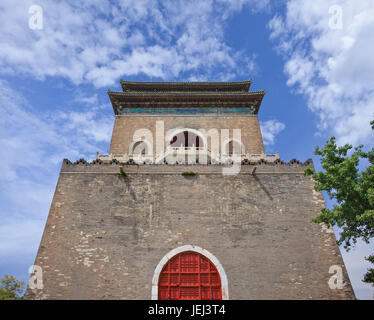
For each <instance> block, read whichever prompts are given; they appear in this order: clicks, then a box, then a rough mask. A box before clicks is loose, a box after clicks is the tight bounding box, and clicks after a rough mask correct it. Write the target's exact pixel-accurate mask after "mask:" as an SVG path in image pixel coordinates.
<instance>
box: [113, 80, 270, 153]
mask: <svg viewBox="0 0 374 320" xmlns="http://www.w3.org/2000/svg"><path fill="white" fill-rule="evenodd" d="M121 86H122V92H121V91H120V92H113V91H110V90H109V91H108V95H109V98H110V101H111V103H112V106H113V110H114V114H115V123H114V128H113V134H112V140H111V145H110V154H112V155H114V156H116V157H121V158H123V157H125V158H126V157H127V156H132V155H134V152H135V151H134V149H135V147H136V146H137V145H138V144H142V145H146V146H147V147H146V152H150V153H151V154H154V155H156V154H157V155H158V154H160V150H156V138H155V137H156V134H159V132H160V130H161V129H160V130H158V129H157V128H160V124H162V128H163V129H162V130H161V131H162V134H163V135H164V136H165V139H164V147H163V152H168V151H170V150H175V149H178V150H179V151H180V150H181V148H182V147H183V148H186V149H188V150H185V151H186V152H187V151H188V152H189V151H190V149H191V148H192V149H198V150H199V151H201V150H205V151H206V152H207V153H208V154H209V155H213V153H214V154H215V155H218V156H221V155H223V154H230V153H231V151H230V150H231V149H232V145H234V144H240V148H239V149H240V150H241V153H242V154H243V157H244V156H246V155H248V154H252V155H254V154H256V155H259V154H260V155H261V154H264V153H265V150H264V145H263V141H262V135H261V131H260V126H259V122H258V119H257V114H258V112H259V109H260V106H261V102H262V99H263V98H264V95H265V91H264V90H262V91H256V92H249V88H250V86H251V80H247V81H239V82H134V81H123V80H122V81H121ZM157 124H158V125H159V126H158V127H157ZM211 129H213V130H216V131H217V132H218V133H219V140H220V142H219V144H220V147H219V150H216V149H215V147H214V146H213V147H214V148H212V144H211V143H212V142H211V141H212V139H211V137H210V136H209V134H207V132H209V130H211ZM139 130H143V131H144V132H148V133H150V134H149V136H152V137H151V138H149V137H148V138H147V137H144V141H143V140H142V138H139V137H138V136H137V135H135V136H134V134H135V133H136V132H139ZM235 130H236V131H240V133H241V137H240V139H237V138H235V137H234V136H233V134H234V131H235ZM204 132H205V133H204ZM188 135H190V138H188ZM181 136H184V137H186V138H185V139H184V140H183V141H181V139H182V138H181ZM176 139H177V140H178V141H177V142H175V141H176ZM196 139H197V140H196ZM199 139H200V140H199ZM221 140H222V141H221ZM239 140H240V141H239ZM213 149H214V151H213ZM144 152H145V151H144Z"/></svg>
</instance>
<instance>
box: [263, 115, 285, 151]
mask: <svg viewBox="0 0 374 320" xmlns="http://www.w3.org/2000/svg"><path fill="white" fill-rule="evenodd" d="M260 127H261V133H262V138H263V140H264V144H265V145H272V144H274V141H275V137H276V136H277V135H278V134H279V133H280V132H281V131H282V130H284V129H285V127H286V126H285V125H284V124H283V123H282V122H279V121H277V120H268V121H260Z"/></svg>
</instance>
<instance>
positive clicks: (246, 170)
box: [61, 159, 313, 174]
mask: <svg viewBox="0 0 374 320" xmlns="http://www.w3.org/2000/svg"><path fill="white" fill-rule="evenodd" d="M120 167H121V168H123V169H124V171H125V172H126V173H129V174H136V173H138V174H153V173H154V174H157V173H161V174H181V173H182V172H183V171H194V172H196V173H197V174H222V172H223V169H224V168H230V167H232V165H222V164H206V165H204V164H142V165H139V164H136V163H135V162H134V161H132V160H129V161H127V162H124V163H121V162H119V161H118V160H111V161H110V162H103V161H101V160H99V159H97V160H93V161H92V162H87V161H86V160H84V159H80V160H77V161H75V162H71V161H69V160H68V159H64V160H63V163H62V168H61V172H63V173H78V172H79V173H110V174H116V173H118V170H119V168H120ZM307 167H311V168H313V161H312V160H311V159H308V160H307V161H305V162H300V161H298V160H296V159H293V160H291V161H289V162H287V163H286V162H283V161H281V160H276V161H272V162H266V161H265V160H259V161H256V162H253V161H245V160H244V161H242V163H241V166H240V174H253V173H255V174H259V173H298V174H302V173H303V172H304V169H305V168H307Z"/></svg>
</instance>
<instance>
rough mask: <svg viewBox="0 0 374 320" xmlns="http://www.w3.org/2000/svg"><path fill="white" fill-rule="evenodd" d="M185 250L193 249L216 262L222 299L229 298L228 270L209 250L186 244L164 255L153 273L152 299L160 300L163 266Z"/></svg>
mask: <svg viewBox="0 0 374 320" xmlns="http://www.w3.org/2000/svg"><path fill="white" fill-rule="evenodd" d="M185 251H193V252H197V253H200V254H201V255H203V256H204V257H206V258H207V259H209V260H210V261H211V262H212V263H213V264H214V266H215V267H216V269H217V271H218V273H219V276H220V278H221V289H222V300H229V286H228V281H227V276H226V272H225V270H224V269H223V267H222V264H221V263H220V262H219V260H218V259H217V258H216V257H215V256H214V255H213V254H211V253H210V252H209V251H208V250H205V249H202V248H200V247H198V246H194V245H184V246H181V247H178V248H175V249H173V250H171V251H169V252H168V253H167V254H166V255H165V256H163V257H162V259H161V260H160V262H159V263H158V265H157V267H156V269H155V272H154V275H153V279H152V294H151V299H152V300H158V281H159V277H160V273H161V271H162V269H163V267H164V266H165V264H166V263H167V262H168V261H169V260H170V259H172V258H173V257H174V256H176V255H177V254H179V253H182V252H185Z"/></svg>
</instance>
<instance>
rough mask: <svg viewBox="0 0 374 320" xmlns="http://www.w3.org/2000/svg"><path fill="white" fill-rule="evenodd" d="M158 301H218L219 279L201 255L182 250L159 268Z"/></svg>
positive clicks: (214, 270) (209, 263)
mask: <svg viewBox="0 0 374 320" xmlns="http://www.w3.org/2000/svg"><path fill="white" fill-rule="evenodd" d="M158 299H159V300H222V289H221V278H220V276H219V273H218V271H217V269H216V267H215V266H214V264H213V263H212V262H211V261H210V260H209V259H207V258H206V257H204V256H203V255H201V254H199V253H197V252H194V251H185V252H182V253H179V254H177V255H175V256H174V257H173V258H171V259H170V260H169V261H168V262H167V263H166V264H165V266H164V267H163V269H162V271H161V273H160V277H159V280H158Z"/></svg>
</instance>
